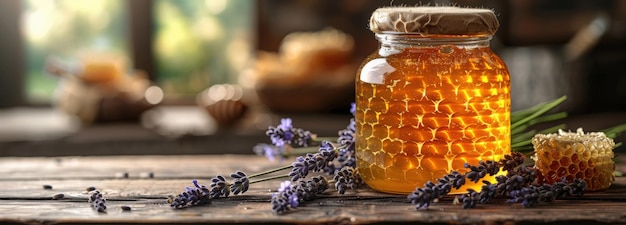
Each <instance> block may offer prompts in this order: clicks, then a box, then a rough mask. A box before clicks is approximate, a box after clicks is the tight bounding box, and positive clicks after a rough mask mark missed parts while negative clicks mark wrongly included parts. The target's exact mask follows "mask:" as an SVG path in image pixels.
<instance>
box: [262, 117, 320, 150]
mask: <svg viewBox="0 0 626 225" xmlns="http://www.w3.org/2000/svg"><path fill="white" fill-rule="evenodd" d="M265 134H266V135H267V136H269V137H270V140H271V141H272V144H274V145H275V146H277V147H279V148H282V147H284V146H285V145H293V146H294V147H307V146H308V145H309V144H310V142H311V140H312V134H311V132H309V131H307V130H303V129H300V128H294V127H293V125H292V123H291V119H290V118H283V119H281V120H280V124H279V125H278V126H276V127H273V126H270V127H268V128H267V131H266V132H265Z"/></svg>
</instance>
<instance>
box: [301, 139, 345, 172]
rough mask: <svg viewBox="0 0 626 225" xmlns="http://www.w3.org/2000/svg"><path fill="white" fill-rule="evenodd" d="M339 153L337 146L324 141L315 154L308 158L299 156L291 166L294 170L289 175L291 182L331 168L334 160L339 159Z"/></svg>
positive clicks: (309, 154)
mask: <svg viewBox="0 0 626 225" xmlns="http://www.w3.org/2000/svg"><path fill="white" fill-rule="evenodd" d="M337 156H338V153H337V151H336V150H335V146H333V144H332V143H330V142H327V141H322V146H321V147H320V148H319V150H318V152H317V153H315V154H311V153H308V154H306V156H304V157H302V156H298V158H296V161H295V162H293V163H292V164H291V165H292V167H293V169H292V170H291V172H290V173H289V176H290V177H291V181H297V180H298V179H300V178H304V177H306V176H307V175H308V174H309V171H313V172H319V171H323V170H324V168H326V167H327V166H330V165H331V163H332V162H333V160H335V158H337Z"/></svg>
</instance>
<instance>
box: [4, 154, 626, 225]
mask: <svg viewBox="0 0 626 225" xmlns="http://www.w3.org/2000/svg"><path fill="white" fill-rule="evenodd" d="M287 164H289V161H285V162H282V163H272V162H268V161H267V160H266V159H265V158H262V157H259V156H246V155H213V156H211V155H203V156H107V157H47V158H0V224H114V223H115V224H119V223H121V224H172V223H186V224H206V223H214V224H218V223H235V224H254V223H273V224H387V223H396V224H626V177H618V178H617V179H616V182H615V183H614V184H613V186H612V187H611V188H610V189H609V190H605V191H600V192H592V193H587V194H586V195H585V196H583V197H581V198H569V199H563V200H557V201H556V202H554V203H542V204H539V205H537V206H535V207H532V208H523V207H521V206H520V205H519V204H509V203H506V202H505V199H503V198H498V199H495V200H494V201H493V202H492V203H490V204H485V205H479V206H478V207H477V208H474V209H461V207H460V206H459V205H454V204H452V197H446V198H444V199H441V200H440V201H439V202H438V203H434V204H433V205H431V207H430V208H429V209H428V210H416V209H415V208H414V207H413V205H411V204H410V203H409V202H408V200H407V199H406V196H405V195H391V194H384V193H379V192H376V191H373V190H371V189H368V188H362V189H359V190H357V191H348V192H347V193H346V194H345V195H343V196H340V195H338V194H337V193H336V192H335V191H334V189H333V188H331V189H330V190H328V191H327V192H326V193H324V194H323V195H321V196H319V197H318V198H317V199H315V200H313V201H309V202H306V203H304V204H303V205H301V206H300V207H298V208H297V209H295V210H292V211H290V212H288V213H286V214H284V215H277V214H275V213H273V212H272V210H271V204H270V199H271V194H272V192H273V191H275V189H276V188H277V187H278V186H279V183H280V181H281V180H276V181H269V182H263V183H255V184H252V185H251V186H250V190H249V191H248V192H246V193H245V194H243V195H239V196H231V197H228V198H219V199H214V200H213V201H212V203H211V204H208V205H204V206H198V207H192V208H186V209H180V210H175V209H172V208H170V207H169V204H168V203H167V200H166V199H167V196H168V195H175V194H178V193H180V192H181V191H183V190H184V189H185V187H186V186H192V183H191V180H192V179H197V180H198V182H199V183H201V184H206V185H208V184H209V182H210V178H211V177H213V176H214V175H217V174H222V175H226V176H227V175H229V174H230V173H232V172H234V171H235V170H243V171H245V172H247V173H248V174H252V173H255V172H260V171H263V170H266V169H270V168H275V167H278V166H280V165H287ZM617 169H618V170H620V169H624V165H623V164H618V167H617ZM287 172H288V171H285V172H284V173H287ZM124 173H126V174H128V176H127V177H126V176H122V175H123V174H124ZM149 173H152V174H153V177H152V178H150V176H148V175H147V174H149ZM120 174H122V175H120ZM43 185H51V186H52V189H44V188H43ZM91 186H93V187H96V188H97V189H98V190H100V191H102V193H103V194H104V196H105V198H106V199H107V207H108V208H107V212H106V213H98V212H96V211H94V210H93V209H91V207H90V204H89V203H88V202H87V197H88V194H87V191H86V188H87V187H91ZM59 193H63V194H64V197H63V198H61V199H53V196H54V195H56V194H59ZM121 206H130V207H131V208H132V210H131V211H123V210H122V209H121Z"/></svg>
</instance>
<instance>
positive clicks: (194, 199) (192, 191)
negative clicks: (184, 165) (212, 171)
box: [168, 180, 211, 209]
mask: <svg viewBox="0 0 626 225" xmlns="http://www.w3.org/2000/svg"><path fill="white" fill-rule="evenodd" d="M192 183H193V185H194V186H193V187H186V188H185V191H183V192H182V193H180V194H178V195H177V196H176V197H173V196H171V197H169V198H168V202H169V203H170V206H171V207H172V208H176V209H180V208H185V207H189V206H197V205H204V204H208V203H210V202H211V195H210V190H209V189H208V188H207V187H206V186H204V185H199V184H198V181H197V180H193V181H192Z"/></svg>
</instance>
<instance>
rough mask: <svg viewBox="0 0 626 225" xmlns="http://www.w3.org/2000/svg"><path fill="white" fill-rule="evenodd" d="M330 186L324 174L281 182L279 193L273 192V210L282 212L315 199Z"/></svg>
mask: <svg viewBox="0 0 626 225" xmlns="http://www.w3.org/2000/svg"><path fill="white" fill-rule="evenodd" d="M327 188H328V181H327V180H326V178H324V177H323V176H314V177H312V178H311V179H310V180H300V181H299V182H297V183H295V184H293V183H292V182H290V181H285V182H282V183H281V186H280V188H279V189H278V192H277V193H274V194H272V200H271V203H272V211H274V212H276V213H278V214H280V213H285V212H287V211H289V210H290V209H295V208H297V207H298V206H300V203H302V202H304V201H309V200H312V199H314V198H315V197H316V196H317V195H318V194H321V193H323V192H324V191H325V190H326V189H327Z"/></svg>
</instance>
